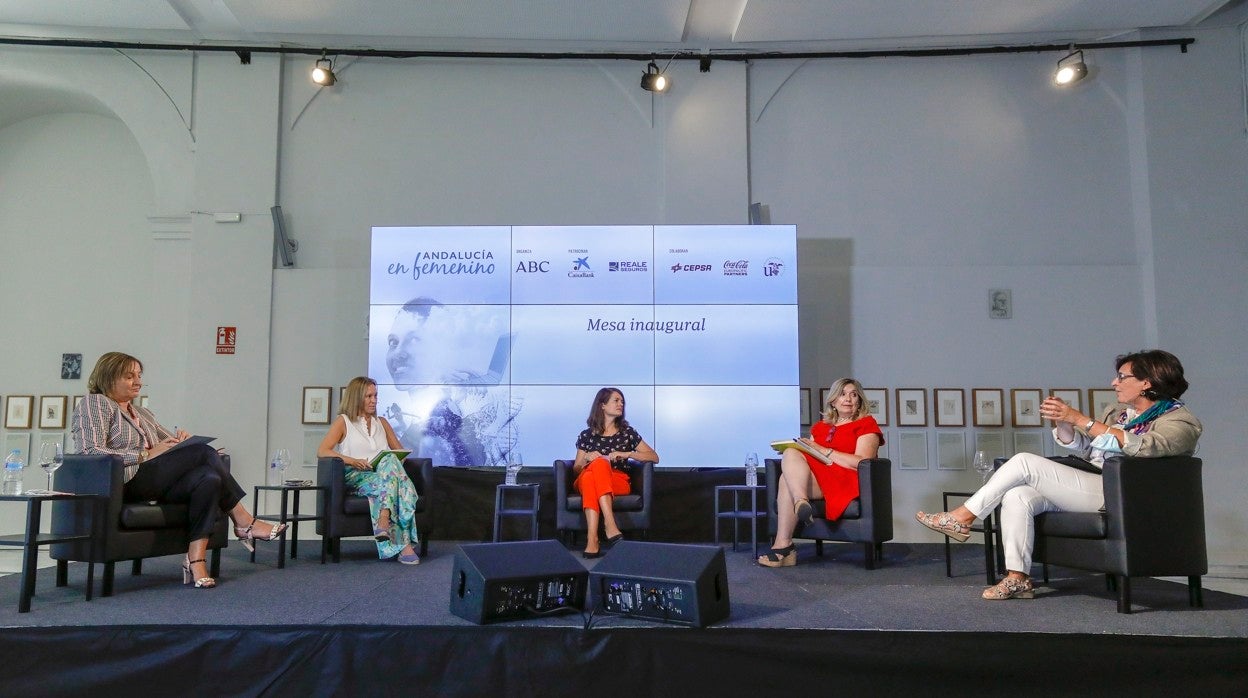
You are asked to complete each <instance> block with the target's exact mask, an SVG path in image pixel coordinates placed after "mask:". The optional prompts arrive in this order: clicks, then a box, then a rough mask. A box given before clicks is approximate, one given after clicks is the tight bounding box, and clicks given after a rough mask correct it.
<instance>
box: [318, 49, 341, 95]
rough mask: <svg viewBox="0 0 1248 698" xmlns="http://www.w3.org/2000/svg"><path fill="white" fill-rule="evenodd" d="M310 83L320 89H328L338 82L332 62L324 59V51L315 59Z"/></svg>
mask: <svg viewBox="0 0 1248 698" xmlns="http://www.w3.org/2000/svg"><path fill="white" fill-rule="evenodd" d="M312 82H314V83H316V84H318V85H320V86H321V87H329V86H330V85H332V84H334V83H336V82H338V76H336V75H334V62H333V61H331V60H330V59H328V58H326V57H325V52H324V51H322V52H321V57H320V58H319V59H317V61H316V66H314V67H313V68H312Z"/></svg>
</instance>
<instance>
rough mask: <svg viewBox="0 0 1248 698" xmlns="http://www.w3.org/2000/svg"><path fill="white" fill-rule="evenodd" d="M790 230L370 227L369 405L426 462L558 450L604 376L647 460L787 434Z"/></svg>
mask: <svg viewBox="0 0 1248 698" xmlns="http://www.w3.org/2000/svg"><path fill="white" fill-rule="evenodd" d="M796 255H797V231H796V228H794V227H793V226H748V225H741V226H723V225H714V226H710V225H708V226H515V227H509V226H474V227H459V226H442V227H384V228H383V227H379V228H374V229H373V246H372V260H371V271H370V275H371V278H370V284H371V292H370V303H371V308H370V312H369V351H368V368H369V375H370V376H372V377H373V378H374V379H375V380H377V382H378V393H379V403H378V411H379V412H380V413H381V414H382V415H383V416H385V417H386V418H387V419H388V420H390V422H391V424H392V425H393V426H394V427H395V430H396V432H398V433H399V435H400V440H401V441H402V442H403V444H404V446H405V447H407V448H410V449H412V450H413V452H414V453H416V454H417V455H421V456H427V457H430V458H433V460H434V463H435V465H463V466H470V465H501V464H504V463H506V462H507V461H508V460H513V461H514V460H517V459H519V460H521V461H522V462H524V463H525V464H527V465H548V464H550V463H551V462H552V461H553V460H554V459H556V458H571V457H573V456H574V455H575V441H576V436H577V434H578V433H580V431H581V430H582V429H584V428H585V420H586V418H587V417H588V415H589V410H590V402H591V401H592V399H593V396H594V394H595V393H596V392H597V390H598V389H599V388H601V387H605V386H612V387H617V388H619V389H620V390H621V391H622V392H623V393H624V396H625V401H626V418H627V419H628V421H629V422H630V423H631V424H632V425H633V426H634V427H635V428H636V429H637V430H638V431H639V432H640V433H641V435H642V437H643V438H645V439H646V441H647V442H648V443H649V444H650V445H651V446H653V447H654V448H655V450H656V451H658V453H659V455H660V457H661V462H660V466H672V467H720V466H739V465H741V464H742V463H743V462H744V460H745V455H746V454H747V453H759V454H760V455H762V454H764V452H765V450H766V447H767V444H768V443H770V442H771V441H773V440H775V439H778V438H784V437H789V436H795V435H797V434H798V429H799V424H798V421H799V419H800V412H799V403H798V399H799V398H798V365H797V348H798V335H797V331H798V328H797V257H796Z"/></svg>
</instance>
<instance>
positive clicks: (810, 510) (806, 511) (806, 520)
mask: <svg viewBox="0 0 1248 698" xmlns="http://www.w3.org/2000/svg"><path fill="white" fill-rule="evenodd" d="M793 513H794V514H796V515H797V520H798V521H800V522H801V523H802V525H803V526H809V525H810V524H811V523H812V522H813V521H814V520H815V508H814V507H812V506H811V505H810V502H809V501H807V500H805V499H799V500H797V501H796V502H794V503H793Z"/></svg>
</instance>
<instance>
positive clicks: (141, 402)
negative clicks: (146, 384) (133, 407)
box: [139, 395, 147, 409]
mask: <svg viewBox="0 0 1248 698" xmlns="http://www.w3.org/2000/svg"><path fill="white" fill-rule="evenodd" d="M139 407H142V408H143V409H147V396H146V395H140V396H139Z"/></svg>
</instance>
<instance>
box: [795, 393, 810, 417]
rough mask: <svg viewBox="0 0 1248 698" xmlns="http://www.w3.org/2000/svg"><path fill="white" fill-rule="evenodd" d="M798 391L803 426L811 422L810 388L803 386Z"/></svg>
mask: <svg viewBox="0 0 1248 698" xmlns="http://www.w3.org/2000/svg"><path fill="white" fill-rule="evenodd" d="M797 393H798V407H800V408H801V411H802V426H806V425H808V424H810V388H802V389H800V390H798V391H797Z"/></svg>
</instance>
